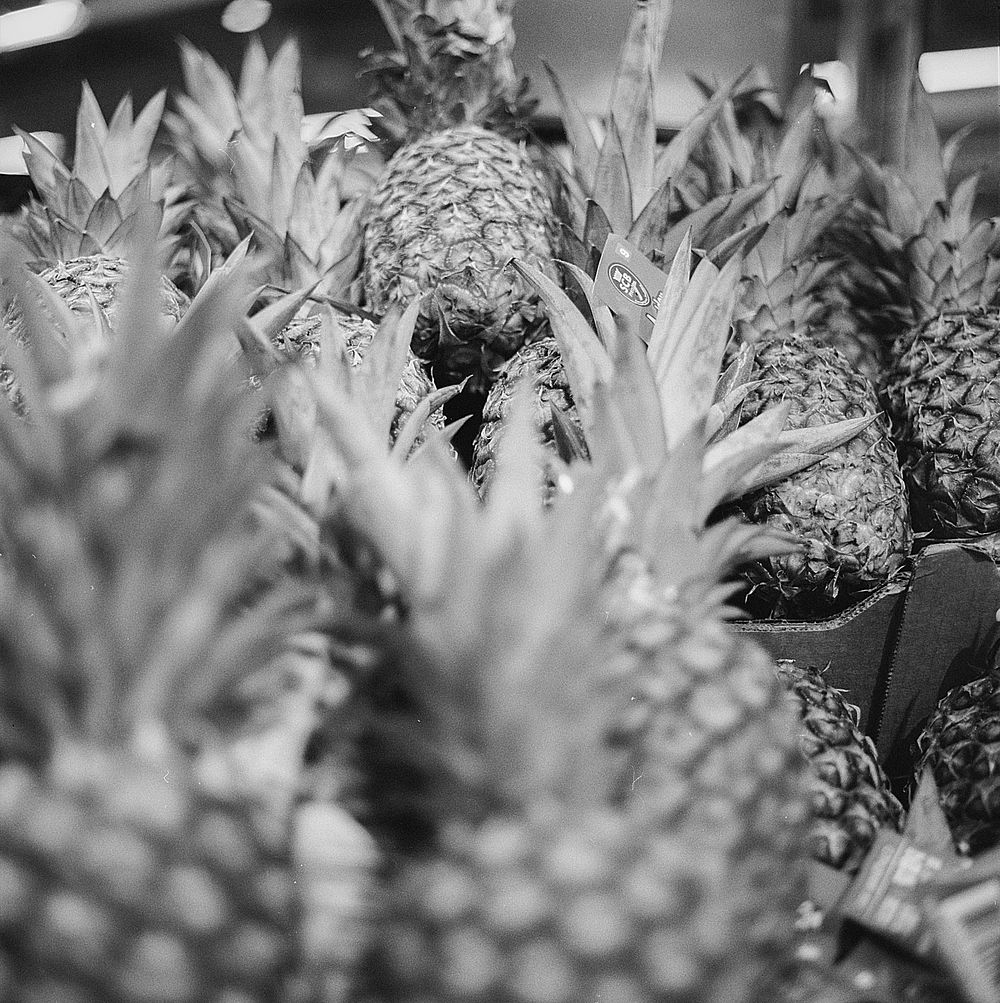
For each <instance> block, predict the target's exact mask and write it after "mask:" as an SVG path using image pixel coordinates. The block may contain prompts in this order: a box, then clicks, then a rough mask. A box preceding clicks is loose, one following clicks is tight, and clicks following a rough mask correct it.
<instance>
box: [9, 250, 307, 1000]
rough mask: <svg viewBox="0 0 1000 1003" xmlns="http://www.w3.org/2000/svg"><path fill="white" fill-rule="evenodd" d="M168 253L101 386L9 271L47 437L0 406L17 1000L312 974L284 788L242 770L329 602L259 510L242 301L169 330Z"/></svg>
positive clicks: (194, 989)
mask: <svg viewBox="0 0 1000 1003" xmlns="http://www.w3.org/2000/svg"><path fill="white" fill-rule="evenodd" d="M147 236H148V234H147ZM152 259H153V254H152V251H151V249H150V246H149V244H147V245H146V246H145V250H144V251H142V252H140V253H139V254H138V256H137V257H133V259H132V260H133V265H132V268H131V272H130V276H129V280H128V288H127V290H126V292H125V294H124V296H123V300H122V303H121V307H120V324H119V330H118V338H117V339H116V341H115V344H114V346H113V347H112V349H111V352H110V355H109V357H108V359H107V362H106V365H105V366H103V367H102V368H101V370H100V372H95V371H92V370H86V369H82V368H80V367H78V366H76V365H75V360H74V359H73V357H72V354H71V352H69V351H67V347H66V340H65V338H64V333H65V332H64V330H62V329H60V328H59V327H57V326H56V325H54V324H52V322H51V321H50V319H49V317H50V316H51V315H52V314H55V315H57V316H60V320H61V323H62V324H63V325H71V324H72V323H73V319H74V318H73V315H72V314H71V313H70V311H69V310H68V309H67V308H65V306H64V305H63V304H62V301H61V300H60V299H59V298H58V296H56V295H55V294H53V293H51V292H49V294H48V295H49V299H48V301H47V302H46V301H44V298H43V300H42V302H41V303H39V301H38V297H37V296H36V295H34V294H33V293H29V292H28V291H27V290H25V289H24V288H23V286H24V279H23V277H22V273H21V271H20V266H19V265H18V264H17V263H16V262H15V261H14V260H13V259H12V256H11V255H10V254H7V256H6V257H5V265H4V269H3V278H4V281H5V282H9V283H10V284H11V285H12V286H14V288H15V290H18V287H21V288H20V294H21V295H20V301H21V303H22V306H23V310H24V315H25V316H24V322H25V325H26V328H27V330H28V333H29V338H28V345H29V346H30V347H29V348H28V349H26V350H21V349H18V348H17V347H16V346H13V347H12V351H13V353H14V355H15V356H16V358H17V363H18V373H19V378H20V379H21V380H22V384H23V386H24V389H25V394H26V396H27V397H28V399H29V402H30V416H29V419H28V421H22V420H21V419H20V418H17V417H15V416H14V414H13V412H12V411H11V410H10V409H8V408H5V409H4V410H3V412H2V413H0V443H2V445H0V469H2V473H3V476H2V477H0V495H2V504H0V550H2V555H3V556H2V561H0V592H2V596H3V599H2V602H3V608H4V611H5V612H4V616H3V618H2V620H0V659H2V661H3V665H4V673H3V682H2V686H0V721H2V727H0V735H2V740H0V742H2V744H0V763H2V765H0V996H2V997H3V998H4V999H9V1000H35V999H39V1000H40V999H45V1000H56V999H59V1000H63V999H73V1000H91V1001H94V1003H108V1001H124V1000H137V999H156V1000H161V1001H166V1000H171V1001H173V1000H176V1001H189V1000H221V999H237V998H238V999H241V1000H261V1001H264V1000H274V999H275V998H278V996H279V987H280V985H281V982H282V980H283V978H284V972H285V970H286V969H287V968H288V966H289V965H290V963H291V962H292V961H293V940H292V933H293V929H294V920H295V907H294V898H293V891H294V889H293V875H292V871H291V867H290V862H289V861H290V848H291V835H292V834H291V817H290V813H289V809H290V801H289V800H288V797H287V794H288V792H284V793H280V796H277V797H273V796H271V795H270V794H269V796H268V797H264V796H262V795H261V793H260V791H259V790H258V789H257V787H256V785H255V783H253V782H252V781H251V779H250V778H249V776H248V775H246V774H245V773H244V772H242V771H241V770H240V768H239V766H238V764H232V763H229V761H228V760H227V759H226V757H225V755H224V754H223V753H224V750H225V749H226V748H227V747H228V745H229V744H230V743H231V742H232V741H233V740H234V739H235V738H237V737H238V736H240V735H243V734H245V733H246V731H247V729H252V728H254V727H256V726H259V725H261V724H262V723H263V722H264V721H266V720H267V719H268V718H269V716H270V713H274V712H276V710H277V708H278V706H279V704H280V701H281V699H282V698H283V692H284V686H283V684H282V678H281V677H282V673H281V672H280V671H279V670H278V669H277V668H276V665H275V660H276V659H278V658H279V657H280V658H285V659H287V658H288V657H289V656H290V655H292V656H294V651H293V648H294V645H295V643H296V637H297V635H299V634H300V633H301V631H303V630H304V629H305V628H306V627H307V625H308V623H309V620H310V618H311V617H312V616H313V612H312V609H311V601H310V599H309V597H308V596H307V595H303V594H302V593H301V592H300V591H299V590H298V589H296V588H295V587H294V586H293V585H290V584H288V583H287V581H284V580H283V579H282V578H281V576H280V574H279V573H278V568H279V561H280V558H281V555H282V554H283V552H284V550H285V547H286V544H285V542H284V541H283V540H282V538H281V537H280V535H278V534H274V533H270V532H267V531H265V530H264V529H263V528H261V527H259V526H255V523H254V521H253V520H252V518H251V503H252V502H253V500H254V499H255V497H256V496H257V494H258V492H259V491H260V490H261V488H262V486H263V485H264V483H265V482H266V480H267V477H268V469H269V468H268V464H267V463H266V462H265V454H264V453H263V451H260V450H259V449H257V448H256V447H254V446H253V444H252V442H251V441H250V438H249V436H248V435H247V431H246V430H247V423H248V418H249V415H248V412H247V407H246V397H245V394H243V393H242V392H241V391H240V389H239V387H240V383H239V378H238V374H237V373H235V372H233V371H231V370H230V369H229V368H228V367H227V366H226V365H224V363H223V360H224V358H225V354H226V352H225V349H224V348H222V347H220V339H222V338H224V337H225V333H226V332H227V331H231V330H232V327H233V324H234V322H235V318H236V317H237V316H238V315H239V311H238V305H239V300H240V299H241V291H239V290H237V289H236V288H235V287H234V285H233V283H229V284H223V283H219V284H218V285H217V288H216V291H215V294H214V295H213V296H212V297H211V298H209V299H207V300H204V301H203V303H202V309H200V310H198V311H195V312H192V313H190V314H188V315H187V317H186V318H185V319H184V320H182V321H181V322H180V323H179V324H178V325H177V327H176V328H175V329H174V331H173V333H172V334H169V335H168V334H167V333H166V332H165V331H163V330H162V324H161V321H160V320H159V318H158V316H157V314H156V312H155V311H154V312H150V310H149V309H148V303H149V302H150V299H151V298H152V297H154V296H155V293H156V290H157V287H158V281H159V274H158V273H157V271H156V270H155V268H154V266H153V265H152ZM237 278H238V276H234V279H233V281H234V282H235V281H236V279H237ZM45 290H47V287H46V286H44V284H43V285H42V286H41V291H42V293H44V291H45ZM60 309H62V311H63V312H62V313H61V314H60ZM293 660H294V659H293ZM11 735H17V736H20V738H19V740H18V741H16V742H12V741H11V740H10V736H11ZM227 764H228V765H227Z"/></svg>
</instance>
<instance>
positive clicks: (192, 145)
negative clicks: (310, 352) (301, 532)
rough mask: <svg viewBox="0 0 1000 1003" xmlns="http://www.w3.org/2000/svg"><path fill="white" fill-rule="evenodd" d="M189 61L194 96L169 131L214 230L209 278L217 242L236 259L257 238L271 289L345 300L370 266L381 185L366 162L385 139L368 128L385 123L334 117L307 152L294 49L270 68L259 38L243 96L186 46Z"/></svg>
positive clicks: (288, 44)
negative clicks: (369, 220)
mask: <svg viewBox="0 0 1000 1003" xmlns="http://www.w3.org/2000/svg"><path fill="white" fill-rule="evenodd" d="M181 61H182V66H183V69H184V79H185V85H186V88H187V93H186V94H181V95H178V97H177V111H176V112H174V113H169V114H167V115H166V116H165V120H164V121H165V124H166V127H167V129H168V132H169V133H170V135H171V137H172V142H173V144H174V146H175V148H176V149H177V151H178V154H179V156H180V159H181V161H182V162H183V163H184V164H186V165H187V167H188V170H189V174H190V178H189V181H188V184H189V188H190V193H191V195H192V196H193V197H194V198H195V199H197V205H196V207H195V223H196V225H198V227H199V228H203V229H208V230H209V231H210V232H209V234H208V239H207V242H205V243H203V244H202V246H201V247H200V249H199V255H200V259H202V260H201V261H200V263H199V262H196V264H200V267H199V269H198V270H199V272H200V274H201V275H202V276H205V275H207V274H208V272H209V271H210V263H211V259H212V246H211V245H212V241H213V240H214V241H215V242H216V243H219V244H221V245H222V247H223V249H224V250H225V251H227V252H228V251H229V250H231V249H232V247H233V246H235V244H236V243H237V242H238V240H239V238H240V237H245V236H246V235H247V234H249V233H253V235H254V239H255V243H256V246H257V248H258V250H259V251H260V252H261V254H262V255H263V258H264V260H265V261H266V271H267V280H268V282H269V283H270V284H271V285H273V286H275V287H277V288H278V289H281V290H285V291H287V290H293V289H298V288H301V287H304V286H311V287H313V288H316V287H318V289H319V291H320V292H321V293H322V294H324V295H328V296H333V297H341V296H344V295H345V293H346V291H347V289H348V286H349V285H350V283H351V281H352V279H353V278H354V276H355V274H356V273H357V270H358V266H359V264H360V257H361V230H360V215H361V211H362V208H363V196H364V195H365V193H366V192H367V191H368V190H369V189H370V187H371V185H372V183H373V180H374V166H372V168H371V169H366V167H365V166H364V163H363V159H362V158H361V156H360V155H361V154H362V153H365V152H366V151H367V150H368V144H370V143H374V142H376V141H377V137H376V135H375V134H374V133H373V132H372V130H371V128H370V126H371V119H372V117H374V116H376V115H377V114H378V113H377V112H375V111H374V109H367V108H366V109H357V110H354V111H348V112H343V113H339V114H332V115H330V116H329V117H328V118H327V119H326V120H325V121H324V122H323V123H321V124H320V125H319V127H318V128H316V129H315V130H313V132H314V135H313V136H312V141H311V142H307V139H306V138H305V135H304V108H303V104H302V95H301V80H302V66H301V57H300V54H299V49H298V45H297V43H296V42H295V40H294V39H288V40H286V41H285V42H284V43H283V44H282V45H281V46H280V47H279V49H278V50H277V52H276V53H275V55H274V57H273V58H272V59H271V60H270V62H268V58H267V54H266V52H265V51H264V48H263V45H262V44H261V43H260V41H259V40H257V39H253V40H251V41H250V43H249V44H248V46H247V49H246V52H245V54H244V58H243V65H242V71H241V74H240V80H239V84H238V86H234V85H233V82H232V81H231V80H230V78H229V76H228V74H227V73H226V72H225V71H224V70H223V69H222V68H221V67H220V66H219V65H218V63H216V62H215V60H214V59H212V57H211V56H210V55H209V54H208V53H205V52H201V51H199V50H198V49H196V48H195V47H194V46H192V45H191V44H190V43H188V42H182V43H181ZM213 206H214V207H215V209H214V210H213V209H212V207H213ZM227 221H228V222H227ZM220 227H221V228H223V229H225V230H226V232H221V230H220ZM229 227H231V231H230V230H229Z"/></svg>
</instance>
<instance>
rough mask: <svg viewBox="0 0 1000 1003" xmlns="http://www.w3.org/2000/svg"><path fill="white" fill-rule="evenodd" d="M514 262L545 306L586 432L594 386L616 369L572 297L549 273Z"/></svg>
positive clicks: (521, 262) (590, 425)
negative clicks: (547, 274)
mask: <svg viewBox="0 0 1000 1003" xmlns="http://www.w3.org/2000/svg"><path fill="white" fill-rule="evenodd" d="M513 265H514V268H515V269H517V271H518V272H519V273H520V274H521V275H523V276H524V278H525V279H526V280H527V281H528V282H529V283H531V285H532V286H533V287H534V288H535V289H536V290H537V292H538V295H539V298H540V299H541V301H542V303H543V304H544V306H545V310H546V314H547V316H548V319H549V324H550V325H551V327H552V333H553V334H554V335H555V338H556V342H557V343H558V345H559V354H560V355H561V356H562V360H563V365H564V366H565V368H566V376H567V379H568V380H569V382H570V386H571V388H572V391H573V400H574V403H575V404H576V407H577V410H578V411H579V413H580V420H581V422H582V423H583V427H584V430H585V432H587V431H588V430H589V429H590V428H591V427H592V425H593V420H592V410H591V408H592V400H593V390H594V386H595V384H596V383H597V382H598V380H607V379H609V378H610V376H611V372H612V368H613V363H612V361H611V358H610V356H609V355H608V353H607V351H606V350H605V348H604V346H603V345H602V344H601V342H600V340H599V339H598V337H597V335H596V334H594V332H593V331H592V330H591V328H590V325H589V324H588V323H587V321H586V319H585V318H584V317H583V315H582V314H581V313H580V311H579V310H577V308H576V307H575V306H574V305H573V302H572V300H570V298H569V297H568V296H567V295H566V294H565V293H564V292H563V291H562V290H561V289H560V288H559V287H558V286H557V285H556V284H555V283H554V282H553V281H552V280H551V279H550V278H548V276H546V275H544V274H543V273H542V272H541V271H539V270H538V269H536V268H534V267H533V266H531V265H528V264H526V263H525V262H523V261H518V260H517V259H516V258H515V259H514V261H513ZM588 439H589V436H588Z"/></svg>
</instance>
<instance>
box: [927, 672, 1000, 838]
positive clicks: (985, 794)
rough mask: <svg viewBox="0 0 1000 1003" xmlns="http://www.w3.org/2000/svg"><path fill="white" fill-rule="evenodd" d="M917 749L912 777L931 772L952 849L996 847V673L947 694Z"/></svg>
mask: <svg viewBox="0 0 1000 1003" xmlns="http://www.w3.org/2000/svg"><path fill="white" fill-rule="evenodd" d="M917 749H918V751H919V753H920V756H919V760H918V762H917V766H916V769H915V776H917V777H919V776H920V775H921V773H922V772H923V770H924V769H925V768H926V767H928V766H929V767H930V768H931V769H932V770H933V771H934V781H935V783H936V784H937V786H938V792H939V797H940V803H941V807H942V809H943V810H944V813H945V816H946V817H947V819H948V824H949V825H950V826H951V834H952V838H953V839H954V841H955V845H956V846H957V847H958V849H959V850H960V851H962V852H964V853H971V854H977V853H981V852H983V851H984V850H989V849H990V848H992V847H994V846H996V845H997V844H998V843H1000V672H998V671H997V670H996V669H994V670H993V671H992V672H991V673H989V674H988V675H987V676H984V677H983V678H981V679H976V680H974V681H973V682H971V683H967V684H966V685H964V686H959V687H957V688H955V689H954V690H952V691H951V692H950V693H948V694H947V696H945V697H944V699H943V700H942V701H941V702H940V703H939V704H938V706H937V709H936V710H935V711H934V713H933V714H932V715H931V718H930V720H929V721H928V722H927V725H926V727H925V728H924V731H923V733H922V734H921V735H920V737H919V738H918V739H917Z"/></svg>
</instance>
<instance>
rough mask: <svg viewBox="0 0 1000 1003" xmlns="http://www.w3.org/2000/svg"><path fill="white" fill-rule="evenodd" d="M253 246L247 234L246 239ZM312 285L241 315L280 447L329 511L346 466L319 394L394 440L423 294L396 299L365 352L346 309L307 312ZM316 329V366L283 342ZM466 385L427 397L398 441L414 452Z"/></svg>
mask: <svg viewBox="0 0 1000 1003" xmlns="http://www.w3.org/2000/svg"><path fill="white" fill-rule="evenodd" d="M241 246H242V247H243V249H244V252H245V249H246V246H247V242H246V241H244V244H243V245H241ZM309 296H310V293H309V291H308V290H303V291H300V292H297V293H288V294H286V295H284V296H282V297H281V298H280V299H277V300H275V301H274V302H272V303H270V304H269V305H268V306H266V307H264V308H263V309H261V310H259V311H258V312H256V313H255V314H253V316H251V317H249V318H243V319H241V320H240V321H239V324H238V328H237V333H238V337H239V340H240V344H241V346H242V348H243V351H244V353H245V355H246V357H247V359H248V361H249V365H250V368H251V371H252V373H253V376H254V382H255V383H256V384H257V385H258V386H260V388H261V389H262V391H263V393H264V396H265V398H266V401H267V403H268V404H269V406H270V407H271V408H272V410H273V415H274V420H275V428H276V432H277V443H278V450H279V453H280V455H281V457H282V459H283V460H285V461H286V462H287V463H289V464H291V465H292V466H293V467H294V468H295V469H297V470H299V471H301V472H302V474H303V480H302V484H301V487H300V497H301V500H302V501H303V502H304V503H305V504H306V505H307V507H308V508H309V509H311V510H313V511H321V510H322V508H323V507H324V505H325V504H326V502H327V498H328V496H329V494H330V492H331V491H332V490H333V489H334V486H335V484H336V481H337V477H338V474H339V467H338V464H337V462H336V459H335V456H334V454H333V452H332V450H331V448H330V445H329V442H328V439H327V436H326V434H325V432H324V431H323V428H322V425H321V424H320V425H318V424H317V405H316V399H317V395H320V396H322V397H323V398H324V399H329V398H330V397H331V396H332V397H333V398H334V399H337V400H340V401H341V402H342V403H343V405H344V406H346V407H349V408H350V409H351V411H352V412H353V413H354V414H355V415H356V416H357V417H358V420H361V421H364V422H366V424H367V425H368V427H369V428H370V429H371V432H372V434H373V436H375V437H376V438H378V437H381V441H382V442H383V444H384V448H389V446H388V444H389V443H390V440H391V436H390V430H391V428H392V424H393V420H394V418H395V415H396V393H397V389H398V387H399V384H400V381H401V379H402V373H403V370H404V368H405V366H406V364H407V360H408V357H409V347H410V342H411V340H412V338H413V330H414V327H415V325H416V318H417V315H418V314H419V311H420V305H421V303H420V301H419V300H418V301H416V302H415V303H413V304H411V305H410V306H409V307H408V308H404V307H403V306H402V305H401V304H399V303H394V304H392V305H390V307H389V309H388V310H387V311H386V313H385V315H384V316H383V317H382V318H381V319H380V320H379V322H378V327H377V330H376V331H375V333H374V334H373V336H372V338H371V340H370V342H369V344H368V345H367V346H366V347H365V351H364V352H363V353H362V354H361V357H360V358H357V357H356V356H355V353H354V352H353V351H352V350H351V348H350V346H349V344H348V340H347V336H346V332H345V330H344V328H343V325H342V323H341V321H340V320H339V319H338V318H339V316H340V314H339V313H338V311H337V310H336V309H335V308H333V307H332V306H330V305H328V304H326V305H323V306H322V307H320V308H318V309H317V310H316V311H315V312H314V313H312V314H311V315H310V316H309V317H308V318H301V317H300V316H299V315H300V313H301V310H302V309H303V307H304V306H305V304H306V302H307V300H308V298H309ZM296 327H299V328H305V329H307V330H308V338H309V340H310V341H312V342H314V343H315V344H316V346H317V350H316V352H315V353H314V356H315V363H316V365H315V369H314V370H313V371H312V372H311V373H310V372H309V371H308V370H307V368H306V365H305V364H304V362H303V360H302V359H301V358H300V357H299V356H298V355H297V353H294V352H293V353H288V352H286V351H283V350H282V349H281V348H279V347H278V345H277V344H276V343H277V342H278V341H280V340H287V339H288V338H289V337H294V335H293V334H292V333H291V332H292V331H293V329H294V328H296ZM461 389H462V385H456V386H450V387H444V388H441V389H439V390H435V391H433V392H432V393H430V394H427V395H426V396H425V397H423V398H422V399H421V400H420V402H419V403H418V404H417V405H416V407H415V408H414V409H413V411H412V412H411V413H410V415H409V416H408V418H407V419H406V421H405V423H404V424H403V426H402V427H401V428H400V429H399V430H398V433H397V435H396V437H395V441H394V442H393V443H392V446H391V448H392V449H393V450H397V451H399V454H400V455H401V456H407V455H408V454H409V452H410V450H411V449H412V448H413V446H414V443H415V442H416V439H417V437H418V436H419V434H420V433H421V432H422V430H423V428H424V425H425V423H426V421H427V419H428V418H429V417H430V415H431V414H433V413H434V412H435V411H437V410H438V409H439V408H441V407H443V406H444V404H445V403H446V402H447V401H449V400H450V399H451V398H452V397H454V396H455V395H456V394H458V393H459V392H460V391H461Z"/></svg>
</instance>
